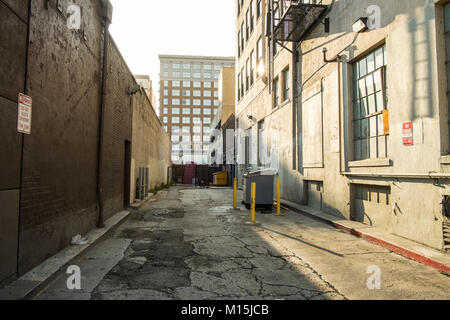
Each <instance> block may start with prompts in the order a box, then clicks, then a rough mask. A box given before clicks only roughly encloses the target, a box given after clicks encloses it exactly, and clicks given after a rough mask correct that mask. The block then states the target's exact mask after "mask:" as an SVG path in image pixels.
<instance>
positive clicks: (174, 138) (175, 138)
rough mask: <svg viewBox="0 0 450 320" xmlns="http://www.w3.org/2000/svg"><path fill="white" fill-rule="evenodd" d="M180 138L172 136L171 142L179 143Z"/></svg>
mask: <svg viewBox="0 0 450 320" xmlns="http://www.w3.org/2000/svg"><path fill="white" fill-rule="evenodd" d="M179 141H180V136H172V142H179Z"/></svg>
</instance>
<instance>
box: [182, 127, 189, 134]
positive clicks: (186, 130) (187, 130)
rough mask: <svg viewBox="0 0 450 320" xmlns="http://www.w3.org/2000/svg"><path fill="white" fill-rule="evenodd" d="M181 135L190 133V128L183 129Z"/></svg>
mask: <svg viewBox="0 0 450 320" xmlns="http://www.w3.org/2000/svg"><path fill="white" fill-rule="evenodd" d="M183 133H191V127H183Z"/></svg>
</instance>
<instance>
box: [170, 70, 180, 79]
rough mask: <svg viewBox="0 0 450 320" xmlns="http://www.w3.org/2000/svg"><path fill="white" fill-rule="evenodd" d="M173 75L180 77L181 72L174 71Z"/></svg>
mask: <svg viewBox="0 0 450 320" xmlns="http://www.w3.org/2000/svg"><path fill="white" fill-rule="evenodd" d="M172 77H174V78H179V77H180V73H179V72H178V71H176V72H172Z"/></svg>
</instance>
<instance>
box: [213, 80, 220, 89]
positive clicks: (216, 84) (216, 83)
mask: <svg viewBox="0 0 450 320" xmlns="http://www.w3.org/2000/svg"><path fill="white" fill-rule="evenodd" d="M214 88H216V89H217V88H219V82H217V81H214Z"/></svg>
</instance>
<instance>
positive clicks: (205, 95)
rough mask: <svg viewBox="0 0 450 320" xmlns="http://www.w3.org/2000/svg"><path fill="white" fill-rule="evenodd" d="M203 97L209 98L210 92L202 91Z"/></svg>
mask: <svg viewBox="0 0 450 320" xmlns="http://www.w3.org/2000/svg"><path fill="white" fill-rule="evenodd" d="M203 96H204V97H211V91H209V90H208V91H203Z"/></svg>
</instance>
